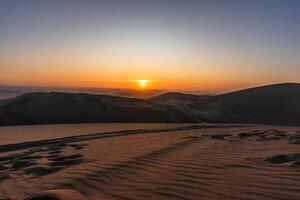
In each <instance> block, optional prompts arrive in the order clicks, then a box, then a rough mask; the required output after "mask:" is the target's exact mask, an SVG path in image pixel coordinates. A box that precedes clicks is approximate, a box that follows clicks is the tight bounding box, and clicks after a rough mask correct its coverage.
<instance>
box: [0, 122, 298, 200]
mask: <svg viewBox="0 0 300 200" xmlns="http://www.w3.org/2000/svg"><path fill="white" fill-rule="evenodd" d="M22 130H23V131H24V133H23V134H22ZM299 130H300V128H297V127H275V126H273V127H272V126H253V125H238V126H237V125H207V124H206V125H205V124H204V125H192V124H185V125H183V124H104V125H103V124H102V125H100V124H87V125H55V126H28V127H25V126H18V127H2V128H0V138H2V139H1V140H0V141H1V145H0V199H24V198H26V197H32V199H36V200H37V199H39V198H35V197H41V196H49V195H50V196H53V197H56V198H61V199H95V200H96V199H99V200H100V199H107V200H109V199H151V200H152V199H203V200H209V199H215V200H216V199H218V200H219V199H228V200H229V199H230V200H233V199H242V200H250V199H265V200H268V199H281V200H297V199H300V146H299V145H300V131H299ZM51 132H52V133H51ZM44 133H47V134H44ZM49 200H51V199H49Z"/></svg>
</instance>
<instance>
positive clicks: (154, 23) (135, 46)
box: [0, 0, 300, 91]
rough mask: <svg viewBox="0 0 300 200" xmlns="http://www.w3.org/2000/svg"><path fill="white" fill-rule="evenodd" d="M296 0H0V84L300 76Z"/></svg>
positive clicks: (127, 84)
mask: <svg viewBox="0 0 300 200" xmlns="http://www.w3.org/2000/svg"><path fill="white" fill-rule="evenodd" d="M299 10H300V1H298V0H293V1H292V0H256V1H255V0H251V1H246V0H240V1H237V0H226V1H224V0H220V1H214V0H207V1H201V0H198V1H196V0H188V1H186V0H181V1H179V0H157V1H155V0H152V1H143V0H132V1H130V0H119V1H117V0H110V1H107V0H106V1H100V0H98V1H96V0H95V1H91V0H82V1H77V0H69V1H67V0H66V1H64V0H48V1H47V0H42V1H41V0H26V1H23V0H1V1H0V85H21V86H22V85H24V86H55V87H57V86H61V87H77V86H78V87H102V88H103V87H111V88H134V87H136V82H134V81H131V80H138V79H147V80H151V82H150V83H149V88H152V89H172V90H176V89H178V90H179V89H180V90H182V89H186V90H202V91H225V90H233V89H238V88H244V87H251V86H256V85H261V84H269V83H275V82H276V83H277V82H300V21H299V20H300V12H299Z"/></svg>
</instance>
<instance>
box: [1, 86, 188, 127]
mask: <svg viewBox="0 0 300 200" xmlns="http://www.w3.org/2000/svg"><path fill="white" fill-rule="evenodd" d="M1 102H2V103H1ZM1 102H0V124H2V125H14V124H57V123H79V122H81V123H84V122H188V121H191V120H190V119H188V118H187V116H184V115H183V113H182V112H179V111H177V110H176V108H169V107H168V106H162V105H158V104H156V103H153V102H150V101H147V100H143V99H135V98H124V97H116V96H107V95H91V94H82V93H80V94H72V93H58V92H53V93H29V94H25V95H21V96H19V97H16V98H13V99H9V100H3V101H1Z"/></svg>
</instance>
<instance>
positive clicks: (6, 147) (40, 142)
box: [0, 125, 245, 152]
mask: <svg viewBox="0 0 300 200" xmlns="http://www.w3.org/2000/svg"><path fill="white" fill-rule="evenodd" d="M234 127H237V128H238V127H245V125H244V126H243V125H224V126H223V125H191V126H183V127H177V128H165V129H134V130H125V131H113V132H103V133H92V134H87V135H76V136H69V137H64V138H57V139H47V140H38V141H32V142H23V143H15V144H7V145H0V152H7V151H16V150H21V149H27V148H33V147H40V146H47V145H52V144H61V143H73V142H82V141H89V140H96V139H101V138H109V137H118V136H127V135H137V134H144V133H162V132H175V131H184V130H193V129H195V130H196V129H205V128H234Z"/></svg>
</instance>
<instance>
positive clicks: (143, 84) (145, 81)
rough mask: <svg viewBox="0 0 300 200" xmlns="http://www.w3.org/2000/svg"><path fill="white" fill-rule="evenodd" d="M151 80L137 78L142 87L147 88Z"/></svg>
mask: <svg viewBox="0 0 300 200" xmlns="http://www.w3.org/2000/svg"><path fill="white" fill-rule="evenodd" d="M149 82H150V81H149V80H137V83H138V85H139V86H140V88H146V87H147V86H148V84H149Z"/></svg>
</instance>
